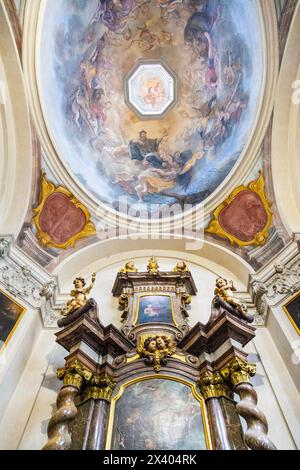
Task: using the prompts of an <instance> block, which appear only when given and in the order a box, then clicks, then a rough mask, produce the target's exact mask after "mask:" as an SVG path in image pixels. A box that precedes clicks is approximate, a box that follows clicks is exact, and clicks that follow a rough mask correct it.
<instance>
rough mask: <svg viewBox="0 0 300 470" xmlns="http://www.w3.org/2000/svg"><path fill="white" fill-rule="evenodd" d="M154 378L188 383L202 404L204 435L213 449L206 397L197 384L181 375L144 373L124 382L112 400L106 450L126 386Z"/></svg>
mask: <svg viewBox="0 0 300 470" xmlns="http://www.w3.org/2000/svg"><path fill="white" fill-rule="evenodd" d="M152 379H162V380H170V381H175V382H179V383H181V384H183V385H186V386H188V387H190V389H191V392H192V394H193V396H194V398H195V399H196V400H197V401H198V402H199V405H200V411H201V416H202V422H203V430H204V436H205V443H206V449H207V450H212V449H213V447H212V440H211V436H210V430H209V423H208V416H207V411H206V407H205V401H204V398H203V397H202V396H201V395H200V393H199V392H197V388H196V387H197V386H196V384H195V383H193V382H190V381H189V380H187V379H182V378H179V377H175V376H169V375H165V374H155V375H143V376H141V377H137V378H135V379H131V380H129V381H128V382H125V383H124V384H122V385H121V386H120V389H119V390H118V392H117V393H116V395H115V396H114V397H113V398H112V400H111V405H110V412H109V418H108V427H107V434H106V444H105V450H110V448H111V441H112V431H113V424H114V417H115V407H116V402H117V401H118V400H119V399H120V398H121V396H122V395H123V392H124V390H125V388H127V387H130V386H131V385H134V384H136V383H139V382H143V381H145V380H152Z"/></svg>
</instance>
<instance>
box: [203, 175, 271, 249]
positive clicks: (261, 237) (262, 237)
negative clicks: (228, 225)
mask: <svg viewBox="0 0 300 470" xmlns="http://www.w3.org/2000/svg"><path fill="white" fill-rule="evenodd" d="M249 190H250V191H253V192H255V193H256V194H257V195H258V196H259V197H260V199H261V201H262V203H263V206H264V208H265V211H266V213H267V223H266V225H265V227H264V228H263V229H262V230H261V231H260V232H258V233H257V234H256V235H255V237H254V238H253V239H252V240H250V241H248V242H245V241H242V240H239V239H238V238H236V237H235V236H234V235H232V234H230V233H228V232H226V230H224V229H223V228H222V226H221V224H220V222H219V215H220V213H221V212H222V210H223V209H225V207H228V206H229V205H230V204H231V203H232V202H233V200H234V199H235V198H236V196H237V195H238V194H240V193H241V192H242V191H249ZM272 216H273V213H272V211H271V203H270V202H269V201H268V199H267V197H266V194H265V180H264V177H263V174H262V172H261V171H260V172H259V177H258V179H257V180H255V181H251V183H249V184H248V186H244V185H242V186H238V187H237V188H235V189H234V190H233V191H232V192H231V193H230V195H229V196H228V197H227V198H226V199H225V201H223V202H222V204H220V205H219V206H218V207H217V209H216V210H215V211H214V220H212V221H211V222H210V224H209V226H208V228H207V229H205V232H206V233H211V234H213V235H217V236H218V237H222V238H226V239H227V240H229V242H230V244H231V245H234V244H235V243H236V244H237V245H238V246H239V247H242V246H250V245H253V246H262V245H264V244H265V243H266V241H267V239H268V238H269V230H270V228H271V224H272Z"/></svg>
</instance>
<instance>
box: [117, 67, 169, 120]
mask: <svg viewBox="0 0 300 470" xmlns="http://www.w3.org/2000/svg"><path fill="white" fill-rule="evenodd" d="M125 87H126V88H125V94H126V95H125V99H126V101H127V104H128V105H129V106H130V107H131V108H132V109H133V110H134V111H135V112H136V113H137V114H138V116H139V117H140V118H141V119H151V118H152V119H153V118H158V119H159V118H162V117H163V116H164V115H165V114H166V112H167V111H169V110H170V108H171V107H172V106H173V105H174V104H175V99H176V87H177V80H176V77H175V75H174V73H172V72H171V71H170V69H169V70H168V69H167V67H166V65H165V64H163V63H161V62H151V63H141V64H139V65H137V67H135V69H134V70H133V71H132V72H131V73H130V74H129V76H128V77H127V78H126V81H125Z"/></svg>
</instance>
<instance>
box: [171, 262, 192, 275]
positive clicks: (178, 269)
mask: <svg viewBox="0 0 300 470" xmlns="http://www.w3.org/2000/svg"><path fill="white" fill-rule="evenodd" d="M173 272H175V273H189V272H190V270H189V268H188V267H187V265H186V263H185V261H178V263H177V264H176V266H175V268H174V269H173Z"/></svg>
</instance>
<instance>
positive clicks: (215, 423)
mask: <svg viewBox="0 0 300 470" xmlns="http://www.w3.org/2000/svg"><path fill="white" fill-rule="evenodd" d="M206 409H207V413H208V421H209V427H210V434H211V439H212V446H213V449H214V450H231V445H230V440H229V436H228V432H227V428H226V423H225V420H224V415H223V410H222V407H221V403H220V401H219V398H208V399H207V400H206Z"/></svg>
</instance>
